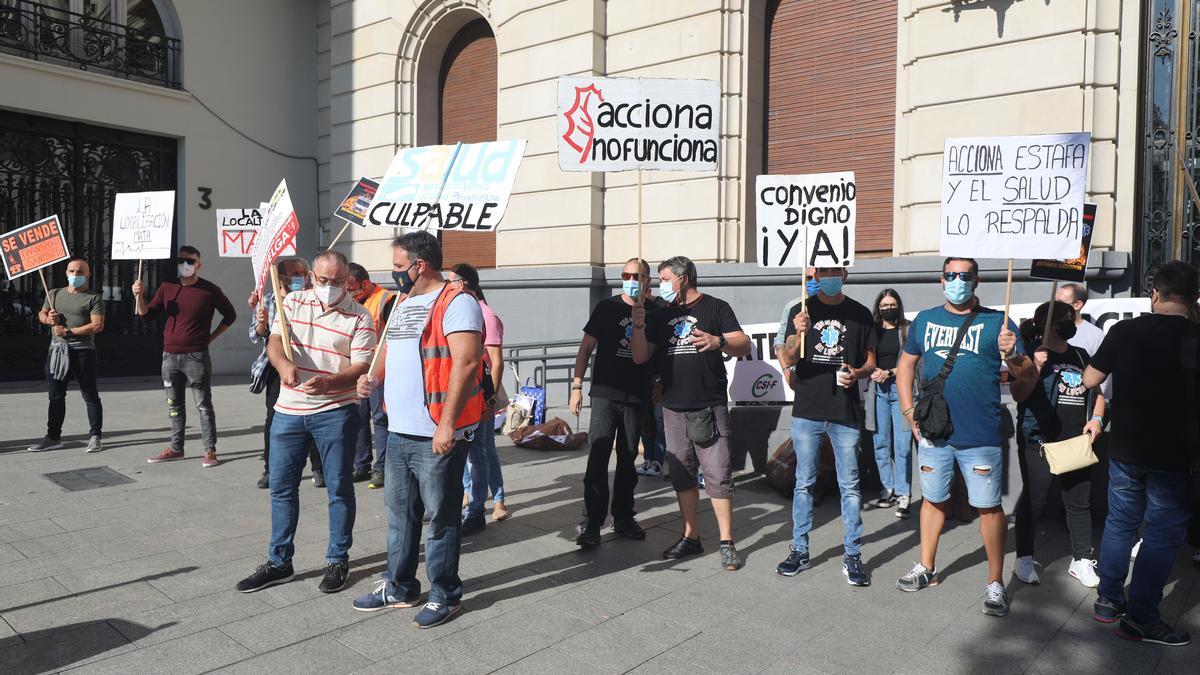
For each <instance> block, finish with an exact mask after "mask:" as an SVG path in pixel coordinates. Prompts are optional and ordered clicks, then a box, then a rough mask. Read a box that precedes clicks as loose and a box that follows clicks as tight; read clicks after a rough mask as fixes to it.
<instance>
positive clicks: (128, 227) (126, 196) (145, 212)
mask: <svg viewBox="0 0 1200 675" xmlns="http://www.w3.org/2000/svg"><path fill="white" fill-rule="evenodd" d="M174 224H175V191H174V190H161V191H158V192H121V193H118V194H117V198H116V202H115V204H114V205H113V228H112V258H113V260H157V259H162V258H170V257H171V256H173V255H175V251H174V250H172V248H171V234H172V232H173V231H174V227H173V226H174Z"/></svg>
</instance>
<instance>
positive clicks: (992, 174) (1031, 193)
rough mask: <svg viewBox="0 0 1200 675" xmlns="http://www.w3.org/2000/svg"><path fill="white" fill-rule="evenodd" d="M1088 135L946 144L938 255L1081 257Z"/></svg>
mask: <svg viewBox="0 0 1200 675" xmlns="http://www.w3.org/2000/svg"><path fill="white" fill-rule="evenodd" d="M1091 140H1092V137H1091V134H1089V133H1072V134H1052V135H1045V136H997V137H992V138H948V139H946V146H945V153H944V154H943V156H942V212H941V222H940V231H941V237H940V239H941V246H940V249H941V254H942V255H945V256H964V257H973V258H1052V259H1069V258H1074V257H1076V256H1077V255H1079V242H1080V238H1081V237H1082V236H1083V200H1084V192H1085V189H1086V187H1087V170H1088V156H1089V152H1090V148H1091Z"/></svg>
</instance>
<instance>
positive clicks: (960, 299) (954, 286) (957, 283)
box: [942, 279, 975, 305]
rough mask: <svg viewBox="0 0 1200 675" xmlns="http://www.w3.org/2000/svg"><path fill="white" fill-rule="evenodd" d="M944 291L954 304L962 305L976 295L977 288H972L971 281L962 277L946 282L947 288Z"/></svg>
mask: <svg viewBox="0 0 1200 675" xmlns="http://www.w3.org/2000/svg"><path fill="white" fill-rule="evenodd" d="M942 293H943V294H944V295H945V296H946V299H947V300H949V301H950V304H952V305H961V304H963V303H965V302H966V301H968V300H970V299H971V298H972V297H974V296H975V289H973V288H971V284H970V282H967V281H963V280H962V279H954V280H952V281H947V282H946V288H944V289H942Z"/></svg>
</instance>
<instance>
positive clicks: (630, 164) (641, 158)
mask: <svg viewBox="0 0 1200 675" xmlns="http://www.w3.org/2000/svg"><path fill="white" fill-rule="evenodd" d="M720 133H721V85H720V83H719V82H717V81H716V80H666V79H642V78H604V77H560V78H558V165H559V168H561V169H562V170H563V171H627V170H630V169H648V170H656V171H715V170H716V168H717V147H718V146H719V145H720Z"/></svg>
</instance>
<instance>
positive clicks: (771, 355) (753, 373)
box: [725, 323, 792, 404]
mask: <svg viewBox="0 0 1200 675" xmlns="http://www.w3.org/2000/svg"><path fill="white" fill-rule="evenodd" d="M778 330H779V324H778V323H757V324H749V325H744V326H742V331H743V332H745V333H746V335H748V336H749V337H750V353H749V354H748V355H746V356H743V357H741V358H736V359H733V358H727V359H726V360H725V378H726V380H728V382H729V400H730V401H735V402H741V403H746V402H757V403H780V404H782V403H786V402H789V401H791V400H792V389H791V388H790V387H788V386H787V384H785V383H784V380H783V368H782V367H780V365H779V361H778V360H777V359H776V358H775V346H774V341H775V333H776V331H778Z"/></svg>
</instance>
